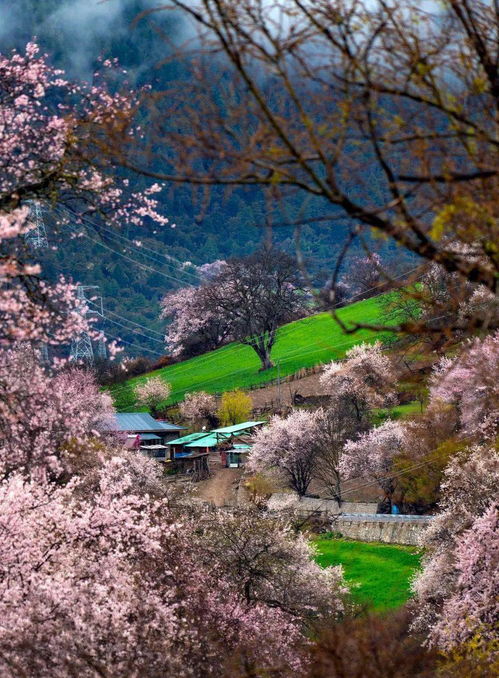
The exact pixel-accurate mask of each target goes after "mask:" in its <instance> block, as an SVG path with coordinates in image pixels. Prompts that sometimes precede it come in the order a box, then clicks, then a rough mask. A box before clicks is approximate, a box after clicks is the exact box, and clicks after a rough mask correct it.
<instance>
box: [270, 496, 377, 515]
mask: <svg viewBox="0 0 499 678" xmlns="http://www.w3.org/2000/svg"><path fill="white" fill-rule="evenodd" d="M267 508H268V509H269V511H286V510H287V511H295V512H296V513H299V514H301V515H307V514H310V513H320V514H324V515H336V514H338V513H339V512H340V507H339V506H338V503H337V502H335V501H334V500H333V499H316V498H314V497H302V498H301V499H300V498H299V497H298V496H297V495H296V494H292V493H290V492H275V493H274V494H273V495H272V496H271V497H270V499H269V500H268V502H267ZM377 508H378V506H377V504H374V503H369V502H352V501H345V502H343V503H342V505H341V512H342V513H367V514H372V513H376V510H377Z"/></svg>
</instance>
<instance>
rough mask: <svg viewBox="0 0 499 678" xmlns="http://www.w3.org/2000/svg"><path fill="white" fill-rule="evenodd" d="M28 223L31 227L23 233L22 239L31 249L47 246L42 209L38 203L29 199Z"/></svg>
mask: <svg viewBox="0 0 499 678" xmlns="http://www.w3.org/2000/svg"><path fill="white" fill-rule="evenodd" d="M27 204H28V205H29V211H30V214H29V223H30V226H31V228H30V229H29V231H26V233H25V234H24V239H25V241H26V242H27V243H28V245H30V246H31V247H32V248H33V249H44V248H45V247H48V246H49V242H48V238H47V230H46V228H45V222H44V220H43V209H42V206H41V205H40V203H38V202H35V201H34V200H29V201H28V203H27Z"/></svg>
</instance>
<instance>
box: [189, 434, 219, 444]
mask: <svg viewBox="0 0 499 678" xmlns="http://www.w3.org/2000/svg"><path fill="white" fill-rule="evenodd" d="M217 443H218V439H217V437H216V436H213V435H211V433H209V434H208V435H206V436H204V437H203V438H197V439H196V440H193V441H192V443H187V445H185V447H215V445H216V444H217Z"/></svg>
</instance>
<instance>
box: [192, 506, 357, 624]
mask: <svg viewBox="0 0 499 678" xmlns="http://www.w3.org/2000/svg"><path fill="white" fill-rule="evenodd" d="M200 532H201V536H200V543H201V546H202V548H201V553H202V557H203V558H205V559H206V561H205V566H206V567H210V563H212V562H214V561H219V559H220V554H222V553H223V554H224V559H223V564H221V569H220V570H219V576H221V577H224V576H225V577H226V578H227V580H228V581H230V582H232V584H233V585H234V587H235V588H236V590H237V591H238V592H239V594H240V595H242V596H243V597H244V598H245V600H246V602H247V603H248V604H251V603H255V602H259V603H264V604H270V605H272V606H273V607H276V608H279V609H280V610H282V611H283V612H285V613H287V614H292V615H293V616H296V617H298V618H300V619H301V620H302V621H305V622H307V621H308V622H311V621H313V620H318V619H319V620H320V621H324V619H327V618H331V617H332V618H337V617H338V614H341V612H342V611H343V609H344V608H343V601H342V596H343V594H344V593H346V591H347V589H346V587H345V584H344V581H343V574H342V568H341V566H337V567H327V568H324V569H322V568H320V567H319V566H318V565H317V563H316V562H315V561H314V555H315V551H314V547H313V546H312V544H311V543H310V540H309V539H308V538H307V537H306V536H305V535H303V534H302V533H298V534H296V533H295V531H294V530H293V529H292V527H291V525H289V524H288V523H286V522H285V521H283V520H282V519H280V518H276V517H269V516H262V514H261V513H260V512H258V510H256V509H253V510H249V511H248V510H241V509H239V510H237V511H231V512H230V513H229V512H227V511H220V510H218V511H216V512H215V513H208V514H207V515H206V516H205V518H204V519H203V520H202V521H201V522H200ZM234 573H237V577H234Z"/></svg>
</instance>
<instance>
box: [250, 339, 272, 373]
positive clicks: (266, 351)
mask: <svg viewBox="0 0 499 678" xmlns="http://www.w3.org/2000/svg"><path fill="white" fill-rule="evenodd" d="M273 343H274V342H273V341H272V342H270V341H268V340H267V341H265V340H261V341H259V342H257V343H254V344H250V346H252V347H253V349H254V350H255V353H256V354H257V356H258V357H259V358H260V362H261V363H262V366H261V367H260V372H263V371H264V370H270V368H271V367H274V363H273V362H272V360H271V359H270V351H271V349H272V346H273Z"/></svg>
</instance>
